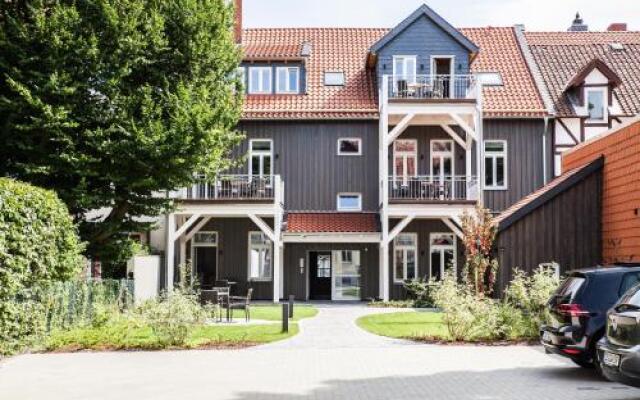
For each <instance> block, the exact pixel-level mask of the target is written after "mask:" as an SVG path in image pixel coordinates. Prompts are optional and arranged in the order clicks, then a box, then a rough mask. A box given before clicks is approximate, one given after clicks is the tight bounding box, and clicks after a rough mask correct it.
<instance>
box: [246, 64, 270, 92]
mask: <svg viewBox="0 0 640 400" xmlns="http://www.w3.org/2000/svg"><path fill="white" fill-rule="evenodd" d="M271 75H272V70H271V67H249V94H266V93H271Z"/></svg>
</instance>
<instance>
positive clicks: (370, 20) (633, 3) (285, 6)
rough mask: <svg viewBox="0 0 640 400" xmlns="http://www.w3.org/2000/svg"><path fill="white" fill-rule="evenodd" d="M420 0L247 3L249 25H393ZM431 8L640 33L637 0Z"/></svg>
mask: <svg viewBox="0 0 640 400" xmlns="http://www.w3.org/2000/svg"><path fill="white" fill-rule="evenodd" d="M423 2H424V1H422V0H244V7H243V8H244V10H243V11H244V24H245V26H247V27H283V26H286V27H289V26H303V27H324V26H347V27H392V26H394V25H395V24H397V23H398V22H400V21H401V20H402V19H403V18H405V17H406V16H407V15H409V14H410V13H411V12H412V11H413V10H415V9H416V8H418V7H419V6H420V5H421V4H422V3H423ZM427 4H428V5H429V6H430V7H431V8H433V9H434V10H435V11H436V12H437V13H439V14H440V15H441V16H442V17H443V18H445V19H447V20H448V21H449V22H451V23H452V24H453V25H455V26H458V27H469V26H488V25H492V26H511V25H514V24H518V23H522V24H525V26H526V28H527V30H559V31H563V30H566V29H567V27H568V26H569V25H570V24H571V21H572V20H573V17H574V15H575V13H576V11H579V12H580V14H581V15H582V16H583V18H584V20H585V22H586V23H587V24H589V26H590V29H591V30H604V29H606V28H607V26H608V25H609V24H610V23H611V22H627V23H628V24H629V29H636V30H640V22H639V21H640V1H638V0H606V1H595V0H481V1H479V0H431V1H428V2H427Z"/></svg>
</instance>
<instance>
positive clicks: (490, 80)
mask: <svg viewBox="0 0 640 400" xmlns="http://www.w3.org/2000/svg"><path fill="white" fill-rule="evenodd" d="M477 75H478V79H479V80H480V82H482V84H483V85H484V86H502V85H503V82H502V75H501V74H500V73H499V72H479V73H478V74H477Z"/></svg>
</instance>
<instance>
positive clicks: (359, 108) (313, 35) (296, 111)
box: [243, 27, 545, 119]
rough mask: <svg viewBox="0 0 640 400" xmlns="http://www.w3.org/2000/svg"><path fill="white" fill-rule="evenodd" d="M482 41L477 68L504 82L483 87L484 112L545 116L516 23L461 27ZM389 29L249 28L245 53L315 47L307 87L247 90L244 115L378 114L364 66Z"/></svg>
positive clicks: (289, 53) (295, 52) (286, 54)
mask: <svg viewBox="0 0 640 400" xmlns="http://www.w3.org/2000/svg"><path fill="white" fill-rule="evenodd" d="M460 31H461V32H462V34H463V35H465V36H467V37H468V38H469V39H470V40H472V41H473V42H474V43H475V44H477V45H478V46H479V47H480V52H479V54H478V56H477V57H476V59H475V61H474V63H473V65H472V71H473V72H482V71H485V72H500V73H501V75H502V79H503V82H504V86H502V87H487V88H485V90H484V109H485V116H486V117H512V116H524V117H531V116H541V115H543V114H544V112H545V110H544V105H543V103H542V100H541V99H540V95H539V93H538V91H537V89H536V87H535V85H534V83H533V79H532V78H531V74H530V73H529V69H528V67H527V65H526V62H525V60H524V57H523V56H522V53H521V52H520V49H519V47H518V43H517V41H516V38H515V33H514V29H513V28H491V27H489V28H465V29H461V30H460ZM387 32H388V29H373V28H372V29H368V28H273V29H271V28H268V29H246V30H245V31H244V34H243V48H244V49H245V58H246V59H260V58H262V59H265V58H270V57H272V58H273V59H277V58H278V57H279V58H281V59H282V58H295V57H299V56H300V55H301V49H302V45H303V43H308V44H309V45H310V47H311V55H310V56H309V57H306V58H305V65H306V70H307V87H306V90H307V92H306V93H305V94H303V95H268V96H266V95H260V96H247V97H246V100H245V104H244V113H243V118H244V119H268V118H272V119H285V118H286V119H292V118H293V119H305V118H312V119H314V118H322V119H324V118H345V119H353V118H366V119H369V118H377V117H378V93H377V87H376V78H375V71H374V70H373V69H371V68H367V67H366V59H367V54H368V51H369V48H370V47H371V45H372V44H374V43H375V42H376V41H378V40H379V39H380V38H381V37H382V36H383V35H384V34H386V33H387ZM340 70H342V71H344V72H345V86H344V87H335V86H334V87H331V86H324V84H323V79H324V76H323V75H324V71H340Z"/></svg>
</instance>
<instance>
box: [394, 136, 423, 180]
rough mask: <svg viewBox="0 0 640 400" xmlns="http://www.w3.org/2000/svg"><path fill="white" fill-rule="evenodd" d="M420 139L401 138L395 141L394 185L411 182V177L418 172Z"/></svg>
mask: <svg viewBox="0 0 640 400" xmlns="http://www.w3.org/2000/svg"><path fill="white" fill-rule="evenodd" d="M417 164H418V141H417V140H415V139H399V140H396V141H395V142H393V182H394V186H398V185H402V186H407V185H408V184H409V178H411V177H415V176H416V174H417Z"/></svg>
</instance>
